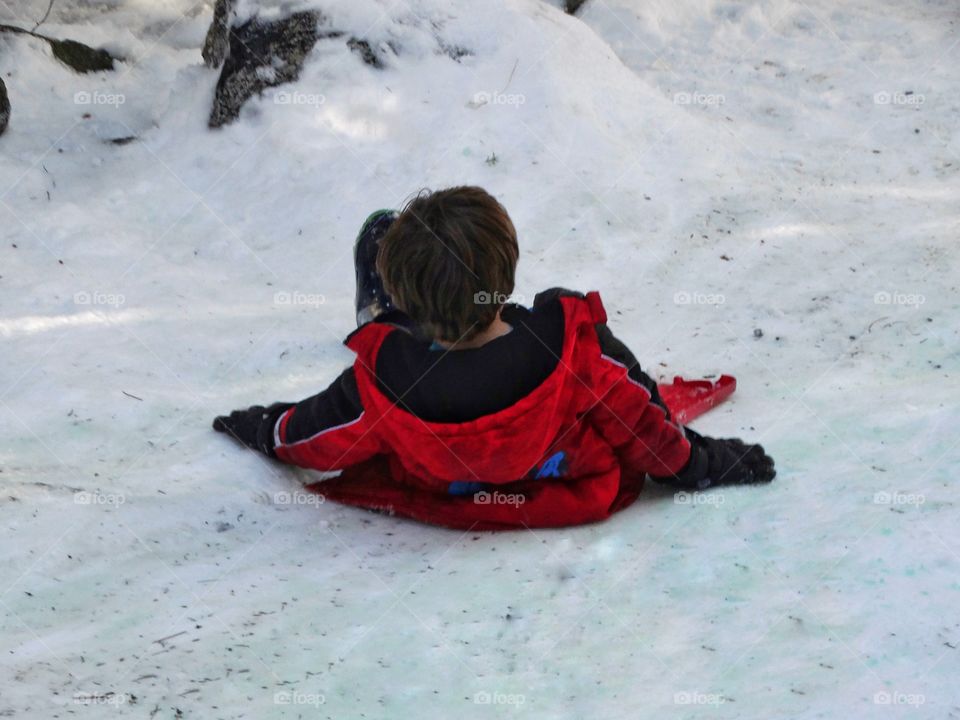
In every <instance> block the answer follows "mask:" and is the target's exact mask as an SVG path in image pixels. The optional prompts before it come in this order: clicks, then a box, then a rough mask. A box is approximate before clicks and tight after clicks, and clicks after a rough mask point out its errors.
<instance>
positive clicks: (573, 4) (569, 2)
mask: <svg viewBox="0 0 960 720" xmlns="http://www.w3.org/2000/svg"><path fill="white" fill-rule="evenodd" d="M586 1H587V0H564V3H563V9H564V10H566V11H567V12H568V13H570V14H571V15H576V14H577V10H579V9H580V8H581V7H583V4H584V3H585V2H586Z"/></svg>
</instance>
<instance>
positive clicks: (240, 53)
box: [209, 11, 330, 128]
mask: <svg viewBox="0 0 960 720" xmlns="http://www.w3.org/2000/svg"><path fill="white" fill-rule="evenodd" d="M324 19H325V18H324V16H323V15H322V14H321V13H319V12H315V11H304V12H298V13H294V14H292V15H290V16H288V17H286V18H284V19H282V20H273V21H265V20H261V19H259V18H256V17H254V18H252V19H251V20H248V21H247V22H245V23H244V24H243V25H240V26H239V27H237V28H231V29H230V32H229V36H230V42H229V49H228V53H227V56H226V59H225V61H224V64H223V69H222V70H221V71H220V79H219V80H218V81H217V90H216V95H215V96H214V99H213V108H212V109H211V111H210V121H209V125H210V127H212V128H217V127H220V126H221V125H224V124H226V123H228V122H230V121H232V120H235V119H236V118H237V117H238V116H239V114H240V108H241V107H242V105H243V103H244V102H246V101H247V99H248V98H249V97H251V96H252V95H254V94H255V93H259V92H261V91H263V89H264V88H268V87H273V86H275V85H281V84H283V83H286V82H290V81H292V80H296V79H297V77H298V76H299V75H300V68H301V67H303V62H304V60H305V59H306V57H307V55H308V54H309V52H310V51H311V50H312V49H313V46H314V44H315V43H316V42H317V38H318V37H319V34H318V31H317V28H318V26H319V24H320V23H321V22H322V21H323V20H324ZM215 21H216V20H215ZM326 36H327V37H329V36H330V34H327V35H326Z"/></svg>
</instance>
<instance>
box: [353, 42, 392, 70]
mask: <svg viewBox="0 0 960 720" xmlns="http://www.w3.org/2000/svg"><path fill="white" fill-rule="evenodd" d="M347 47H348V48H350V49H351V50H353V52H355V53H357V55H359V56H360V59H361V60H363V62H365V63H366V64H367V65H369V66H370V67H374V68H376V69H377V70H382V69H383V67H384V65H383V60H381V59H380V56H379V55H377V53H376V52H374V50H373V48H372V47H370V43H368V42H367V41H366V40H362V39H361V38H356V37H352V38H350V39H349V40H347Z"/></svg>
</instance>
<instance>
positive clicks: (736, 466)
mask: <svg viewBox="0 0 960 720" xmlns="http://www.w3.org/2000/svg"><path fill="white" fill-rule="evenodd" d="M685 432H686V435H687V439H688V440H689V441H690V446H691V447H690V460H689V461H688V462H687V465H686V467H684V468H683V470H681V471H680V472H678V473H677V474H676V475H672V476H668V477H654V478H653V479H654V480H656V481H657V482H661V483H664V484H667V485H673V486H674V487H682V488H690V489H696V490H704V489H706V488H708V487H715V486H717V485H755V484H758V483H768V482H770V481H771V480H773V478H774V477H776V475H777V471H776V470H775V469H774V466H773V458H771V457H770V456H769V455H767V453H766V452H765V451H764V449H763V447H761V446H760V445H748V444H747V443H745V442H743V440H740V439H739V438H725V439H724V438H711V437H704V436H703V435H701V434H700V433H698V432H696V431H694V430H691V429H690V428H685Z"/></svg>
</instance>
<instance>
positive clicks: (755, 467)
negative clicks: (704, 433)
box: [703, 438, 777, 485]
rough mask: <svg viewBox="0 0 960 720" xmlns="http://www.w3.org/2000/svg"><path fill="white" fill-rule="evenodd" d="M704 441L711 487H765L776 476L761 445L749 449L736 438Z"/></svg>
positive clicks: (771, 462) (770, 460)
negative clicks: (763, 484)
mask: <svg viewBox="0 0 960 720" xmlns="http://www.w3.org/2000/svg"><path fill="white" fill-rule="evenodd" d="M703 440H704V441H705V443H704V449H705V450H706V453H707V468H708V469H707V479H708V480H709V481H710V484H711V485H754V484H757V483H768V482H770V481H771V480H773V478H774V477H776V475H777V471H776V470H775V469H774V467H773V458H772V457H770V456H769V455H767V453H766V452H765V451H764V449H763V447H762V446H760V445H748V444H746V443H745V442H743V440H740V439H739V438H727V439H715V438H703Z"/></svg>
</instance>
